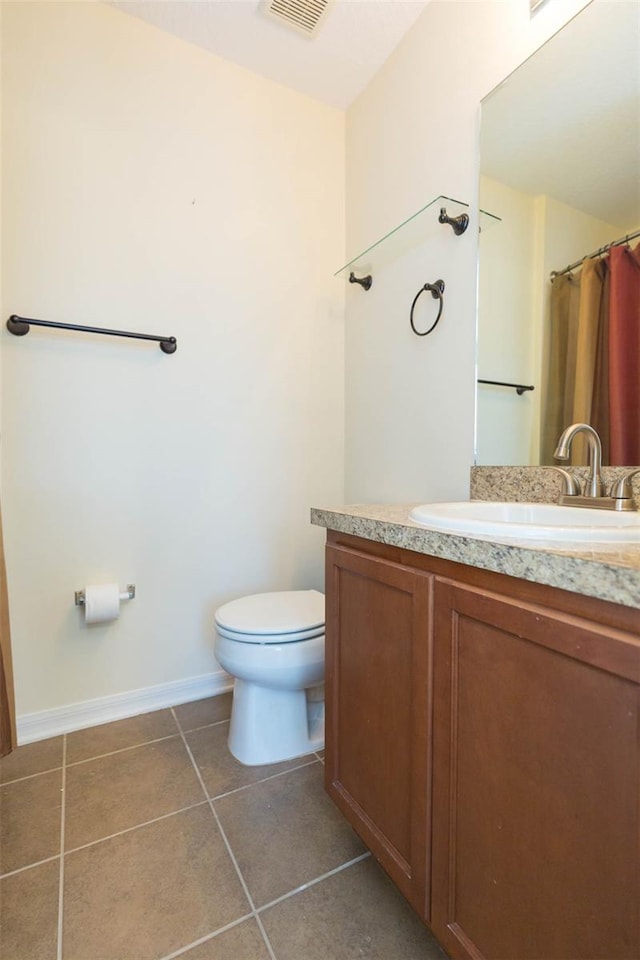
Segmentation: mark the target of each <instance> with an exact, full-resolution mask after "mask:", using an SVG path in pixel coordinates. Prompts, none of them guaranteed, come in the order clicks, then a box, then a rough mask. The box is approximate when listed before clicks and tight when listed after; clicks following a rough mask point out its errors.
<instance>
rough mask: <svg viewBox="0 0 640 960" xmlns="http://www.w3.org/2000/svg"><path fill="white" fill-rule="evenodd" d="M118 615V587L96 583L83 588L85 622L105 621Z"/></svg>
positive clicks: (111, 584)
mask: <svg viewBox="0 0 640 960" xmlns="http://www.w3.org/2000/svg"><path fill="white" fill-rule="evenodd" d="M119 616H120V587H119V586H118V584H117V583H98V584H95V585H94V586H88V587H85V588H84V620H85V623H106V622H108V621H109V620H116V619H117V618H118V617H119Z"/></svg>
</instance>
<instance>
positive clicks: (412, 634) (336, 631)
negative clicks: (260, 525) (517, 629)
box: [325, 546, 432, 918]
mask: <svg viewBox="0 0 640 960" xmlns="http://www.w3.org/2000/svg"><path fill="white" fill-rule="evenodd" d="M326 585H327V587H326V589H327V625H326V677H325V681H326V683H325V689H326V708H327V718H326V733H327V736H326V742H327V749H326V758H325V763H326V768H325V769H326V778H325V783H326V788H327V791H328V793H329V795H330V796H331V797H332V799H333V800H334V801H335V803H336V804H337V805H338V807H339V808H340V809H341V810H342V812H343V813H344V815H345V816H346V817H347V819H348V820H349V822H350V823H351V824H352V825H353V827H354V829H355V830H356V831H357V832H358V833H359V834H360V836H361V837H362V839H363V840H364V842H365V843H366V844H367V846H368V847H369V849H370V850H371V851H372V852H373V854H374V856H375V857H376V858H377V860H378V861H379V862H380V863H381V864H382V866H383V867H384V868H385V870H386V871H387V873H388V874H389V875H390V877H391V878H392V880H394V881H395V883H396V884H397V886H398V887H399V888H400V890H401V891H402V892H403V894H404V895H405V896H406V898H407V899H408V900H409V902H410V903H411V904H412V905H413V906H414V908H415V909H416V910H417V911H418V913H419V914H420V915H421V916H422V917H423V918H424V917H426V913H427V889H426V888H427V874H428V866H427V864H428V838H429V831H428V829H427V827H428V817H429V814H430V810H429V802H428V792H429V784H428V782H427V770H428V752H429V732H430V716H429V694H430V691H429V685H430V652H431V647H430V630H429V610H430V593H431V588H432V578H431V577H429V576H428V575H425V574H422V573H416V572H414V571H412V570H409V569H407V568H405V567H402V566H400V565H398V564H395V563H390V562H388V561H385V560H380V559H376V558H371V557H364V556H362V555H361V554H358V553H356V552H354V551H350V550H347V549H344V548H341V547H330V546H329V547H327V578H326Z"/></svg>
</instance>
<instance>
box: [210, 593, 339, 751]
mask: <svg viewBox="0 0 640 960" xmlns="http://www.w3.org/2000/svg"><path fill="white" fill-rule="evenodd" d="M215 625H216V640H215V654H216V659H217V660H218V663H219V664H220V666H221V667H223V668H224V669H225V670H226V671H227V673H230V674H231V676H233V677H235V686H234V691H233V706H232V708H231V723H230V726H229V750H230V751H231V753H232V754H233V756H234V757H235V758H236V759H237V760H239V761H240V763H244V764H246V765H247V766H257V765H259V764H263V763H278V762H280V761H281V760H290V759H292V758H293V757H299V756H302V755H303V754H305V753H311V752H313V751H314V750H321V749H322V748H323V747H324V691H323V688H322V686H321V685H322V682H323V679H324V594H322V593H319V592H318V591H317V590H289V591H284V592H281V593H257V594H254V595H252V596H248V597H241V598H239V599H238V600H232V601H231V602H230V603H225V604H224V605H223V606H222V607H219V609H218V610H216V613H215Z"/></svg>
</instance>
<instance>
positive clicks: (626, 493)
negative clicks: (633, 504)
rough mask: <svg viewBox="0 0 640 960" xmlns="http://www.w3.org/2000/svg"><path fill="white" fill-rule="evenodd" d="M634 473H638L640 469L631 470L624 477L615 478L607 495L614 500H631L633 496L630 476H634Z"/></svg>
mask: <svg viewBox="0 0 640 960" xmlns="http://www.w3.org/2000/svg"><path fill="white" fill-rule="evenodd" d="M636 473H640V470H631V471H630V472H629V473H626V474H625V475H624V477H620V479H619V480H615V481H614V482H613V483H612V484H611V491H610V493H609V496H610V497H611V498H612V499H614V500H631V499H632V498H633V487H632V486H631V478H632V477H635V475H636Z"/></svg>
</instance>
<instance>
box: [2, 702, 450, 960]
mask: <svg viewBox="0 0 640 960" xmlns="http://www.w3.org/2000/svg"><path fill="white" fill-rule="evenodd" d="M230 705H231V695H230V694H225V695H223V696H219V697H213V698H211V699H208V700H201V701H198V702H197V703H191V704H184V705H182V706H179V707H175V708H174V709H171V710H160V711H157V712H155V713H149V714H145V715H144V716H140V717H134V718H132V719H130V720H121V721H118V722H116V723H109V724H105V725H103V726H100V727H93V728H91V729H88V730H81V731H78V732H76V733H71V734H68V735H66V736H64V737H55V738H53V739H51V740H45V741H41V742H40V743H34V744H29V745H27V746H24V747H19V748H18V749H17V750H16V751H15V752H14V753H13V754H11V755H10V756H9V757H6V758H4V759H3V760H1V761H0V956H1V957H2V958H3V960H161V958H163V960H170V958H173V957H184V958H185V960H352V958H353V960H355V958H358V960H361V958H369V960H443V958H444V954H443V953H442V951H441V950H440V949H439V947H438V945H437V944H436V942H435V941H434V939H433V938H432V937H431V936H430V934H429V932H428V931H427V929H426V928H425V927H424V926H423V925H422V923H421V922H420V921H419V920H418V918H417V917H416V916H415V914H414V913H413V911H412V910H411V908H410V907H409V906H408V905H407V903H406V902H405V901H404V899H403V898H402V896H401V895H400V894H399V893H398V892H397V890H396V889H395V887H394V886H393V884H391V882H390V881H389V880H388V879H387V877H386V875H385V874H384V873H383V872H382V870H380V868H379V867H378V866H377V864H376V863H375V862H374V860H373V859H372V858H371V856H370V855H369V854H368V853H367V851H366V850H365V848H364V847H363V845H362V844H361V842H360V840H359V839H358V837H357V836H356V834H355V833H354V832H353V831H352V830H351V827H350V826H349V825H348V824H347V823H346V821H345V820H344V819H343V817H342V816H341V814H340V813H339V812H338V811H337V810H336V808H335V807H334V805H333V804H332V803H331V801H330V800H329V799H328V798H327V796H326V794H325V793H324V789H323V764H322V756H321V754H312V755H309V756H308V757H303V758H301V759H298V760H293V761H288V762H286V763H279V764H274V765H272V766H266V767H243V766H242V765H241V764H239V763H237V762H236V761H235V760H234V759H233V757H232V756H231V755H230V754H229V752H228V749H227V743H226V738H227V731H228V716H229V711H230Z"/></svg>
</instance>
